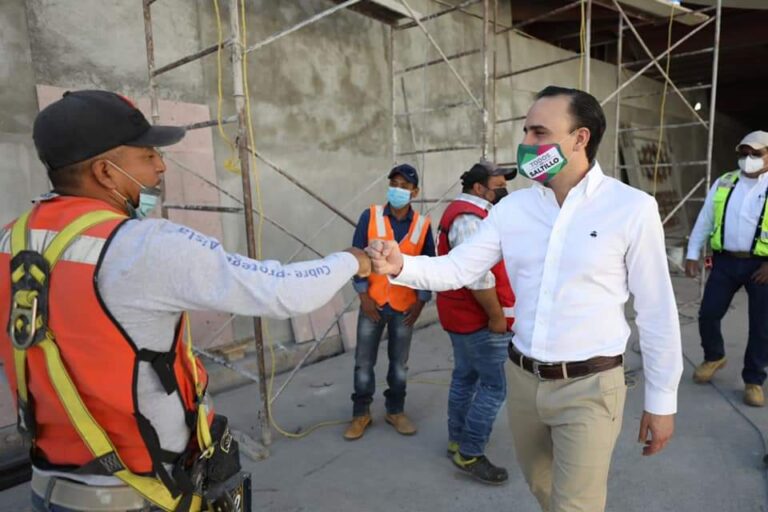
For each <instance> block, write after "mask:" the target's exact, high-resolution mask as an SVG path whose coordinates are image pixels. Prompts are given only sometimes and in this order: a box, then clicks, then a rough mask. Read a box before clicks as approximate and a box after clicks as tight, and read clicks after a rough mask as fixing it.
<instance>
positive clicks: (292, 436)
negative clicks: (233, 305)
mask: <svg viewBox="0 0 768 512" xmlns="http://www.w3.org/2000/svg"><path fill="white" fill-rule="evenodd" d="M213 4H214V9H215V11H216V24H217V29H218V33H219V50H218V60H217V64H218V66H217V71H218V104H217V107H218V111H217V121H218V127H219V134H220V135H221V137H222V138H223V139H224V140H225V141H226V142H227V143H228V144H230V147H231V148H235V145H234V143H233V142H232V141H231V140H230V139H229V138H228V137H227V135H226V132H225V131H224V129H223V126H222V124H223V123H222V120H221V104H222V99H223V87H222V71H221V50H222V49H221V42H222V41H223V38H222V29H221V14H220V10H219V4H218V0H213ZM239 5H240V13H239V23H241V29H242V30H241V42H240V43H241V44H242V47H243V48H247V47H248V46H247V41H248V39H247V30H248V29H247V21H246V16H245V0H240V1H239ZM242 69H243V89H244V90H245V110H246V117H247V121H248V139H249V141H250V146H251V147H250V148H249V158H250V159H251V168H252V169H253V170H254V173H253V175H254V188H255V189H256V203H257V208H258V211H259V214H260V215H259V224H258V229H257V235H256V240H257V249H256V255H257V258H258V259H261V258H262V238H263V227H264V216H263V215H262V214H261V213H262V211H263V200H262V194H261V180H260V176H259V174H258V173H257V172H256V154H255V149H254V148H255V143H254V141H255V138H254V130H253V119H252V117H251V102H250V90H249V88H248V60H247V59H246V58H243V59H242ZM228 162H230V163H231V164H232V165H231V168H228V169H227V170H234V171H237V170H238V168H237V166H236V165H235V164H234V159H232V160H227V161H226V162H225V167H227V163H228ZM262 329H263V332H264V337H265V339H266V340H267V345H268V346H269V353H270V375H269V381H268V382H267V395H268V396H267V407H268V408H269V417H270V423H271V424H272V427H273V428H274V429H275V430H276V431H277V432H278V433H280V434H281V435H283V436H285V437H287V438H289V439H302V438H304V437H306V436H308V435H309V434H311V433H312V432H314V431H315V430H318V429H320V428H323V427H330V426H337V425H344V424H346V423H349V421H348V420H333V421H323V422H320V423H316V424H314V425H312V426H310V427H309V428H308V429H307V430H305V431H303V432H302V433H300V434H296V433H292V432H287V431H286V430H285V429H283V428H282V427H281V426H280V425H279V424H278V423H277V421H276V420H275V416H274V414H273V413H272V403H271V400H270V397H271V396H272V389H273V386H274V381H275V369H276V366H277V365H276V362H275V347H274V343H273V342H272V340H271V336H270V334H269V324H268V322H267V321H266V320H265V319H262ZM409 382H411V383H414V384H433V385H447V383H446V382H442V381H428V380H413V381H409Z"/></svg>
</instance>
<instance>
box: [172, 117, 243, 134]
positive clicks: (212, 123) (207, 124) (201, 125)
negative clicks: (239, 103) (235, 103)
mask: <svg viewBox="0 0 768 512" xmlns="http://www.w3.org/2000/svg"><path fill="white" fill-rule="evenodd" d="M236 122H237V116H229V117H227V118H225V119H222V120H221V124H230V123H236ZM218 125H219V121H218V120H216V119H209V120H208V121H200V122H199V123H192V124H188V125H185V126H184V129H185V130H187V131H189V130H198V129H200V128H210V127H211V126H218Z"/></svg>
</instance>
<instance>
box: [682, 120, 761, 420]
mask: <svg viewBox="0 0 768 512" xmlns="http://www.w3.org/2000/svg"><path fill="white" fill-rule="evenodd" d="M736 152H737V153H738V156H739V170H737V171H732V172H728V173H725V174H724V175H722V176H721V177H720V178H719V179H718V180H717V182H715V184H714V185H713V186H712V189H711V190H710V191H709V194H708V195H707V198H706V200H705V201H704V206H703V207H702V208H701V212H699V217H698V219H696V225H695V226H694V227H693V232H692V233H691V238H690V241H689V243H688V261H687V262H686V273H687V274H688V275H689V276H690V277H696V276H697V275H698V273H699V259H700V255H701V250H702V248H703V247H704V246H705V245H706V243H707V241H709V243H710V245H711V247H712V252H713V253H714V258H713V267H712V274H711V275H710V276H709V279H708V280H707V285H706V287H705V289H704V297H703V298H702V301H701V309H700V310H699V334H700V335H701V346H702V348H703V349H704V362H703V363H701V364H700V365H699V366H698V367H697V368H696V371H695V372H694V374H693V379H694V381H696V382H698V383H700V384H702V383H705V382H709V381H710V380H712V377H713V376H714V374H715V373H716V372H717V371H718V370H719V369H720V368H722V367H723V366H725V361H726V359H725V342H724V340H723V333H722V331H721V329H720V321H721V320H722V319H723V317H724V316H725V314H726V312H727V311H728V306H729V305H730V304H731V300H733V296H734V294H735V293H736V292H737V291H738V290H739V289H740V288H741V287H742V286H743V287H744V288H745V289H746V291H747V295H748V296H749V339H748V341H747V350H746V352H745V354H744V368H743V369H742V372H741V377H742V379H743V380H744V402H745V403H746V404H747V405H751V406H754V407H762V406H764V405H765V396H764V395H763V382H765V377H766V372H765V368H766V366H768V215H766V213H767V212H768V203H766V192H768V173H766V171H768V133H766V132H760V131H758V132H752V133H750V134H749V135H747V136H746V137H744V138H743V139H742V141H741V142H740V143H739V145H738V146H736Z"/></svg>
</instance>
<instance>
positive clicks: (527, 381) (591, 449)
mask: <svg viewBox="0 0 768 512" xmlns="http://www.w3.org/2000/svg"><path fill="white" fill-rule="evenodd" d="M524 131H525V138H524V140H523V143H522V144H520V146H519V147H518V156H517V161H518V167H519V172H520V174H521V175H523V176H525V177H527V178H530V179H531V180H533V181H534V182H535V183H534V186H532V187H530V188H526V189H522V190H518V191H516V192H513V193H511V194H510V195H509V196H508V197H507V198H505V199H503V200H502V201H501V202H500V203H499V204H498V205H497V206H495V207H494V208H493V209H492V210H491V212H490V214H489V216H488V217H487V218H486V219H485V220H484V221H483V223H482V225H481V227H480V229H479V230H478V232H477V233H476V234H475V235H474V237H472V238H470V239H469V240H468V241H467V242H465V243H464V244H461V245H459V246H457V247H456V248H454V249H453V250H452V251H451V252H450V253H449V254H448V255H447V256H442V257H438V258H420V257H408V256H402V255H401V254H400V252H399V251H398V250H397V247H396V245H395V244H390V243H387V242H383V241H374V242H372V244H371V246H370V247H369V248H368V253H369V255H370V256H371V257H372V259H373V262H374V270H375V271H376V272H379V273H383V274H389V275H390V276H393V277H392V281H393V282H394V283H397V284H400V285H407V286H411V287H414V288H421V289H430V290H448V289H455V288H460V287H462V286H466V285H467V284H469V283H472V282H474V281H476V280H477V279H478V278H480V277H481V276H482V275H484V274H485V272H487V271H488V269H490V268H491V267H492V266H493V265H494V264H495V263H497V262H498V261H500V260H502V259H503V261H504V263H505V265H506V268H507V273H508V274H509V278H510V281H511V284H512V288H513V289H514V290H515V293H516V295H517V306H516V310H515V316H516V323H515V337H514V338H513V341H512V343H511V344H510V347H509V354H510V360H511V363H509V364H508V365H507V381H508V384H507V387H508V397H507V409H508V412H509V424H510V427H511V429H512V434H513V438H514V443H515V450H516V454H517V459H518V462H519V463H520V466H521V468H522V470H523V473H524V475H525V478H526V480H527V481H528V485H529V487H530V489H531V491H532V492H533V494H534V495H535V496H536V498H537V499H538V501H539V504H540V505H541V508H542V510H544V511H552V512H565V511H568V512H571V511H585V512H586V511H588V512H596V511H601V510H604V509H605V502H606V490H607V479H608V469H609V466H610V461H611V454H612V452H613V449H614V446H615V442H616V438H617V437H618V434H619V430H620V428H621V422H622V413H623V409H624V400H625V396H626V385H625V382H624V372H623V366H622V354H623V353H624V351H625V348H626V343H627V339H628V338H629V335H630V329H629V326H628V325H627V321H626V319H625V316H624V305H625V303H626V302H627V300H628V298H629V294H630V293H632V295H633V296H634V306H635V310H636V313H637V326H638V328H639V331H640V346H641V348H642V354H643V368H644V372H645V378H646V381H645V407H644V409H645V410H644V412H643V415H642V419H641V422H640V432H639V439H638V441H639V442H641V443H643V444H644V447H643V454H644V455H652V454H654V453H657V452H659V451H661V450H662V449H663V448H664V446H665V445H666V444H667V442H668V441H669V439H670V438H671V437H672V433H673V431H674V414H675V412H676V410H677V386H678V383H679V381H680V375H681V373H682V351H681V345H680V324H679V321H678V316H677V307H676V304H675V297H674V293H673V290H672V284H671V280H670V278H669V274H668V267H667V261H666V253H665V248H664V231H663V228H662V225H661V219H660V217H659V212H658V207H657V204H656V201H655V200H654V199H653V198H652V197H651V196H649V195H648V194H646V193H644V192H641V191H639V190H636V189H633V188H631V187H629V186H627V185H624V184H622V183H621V182H619V181H617V180H615V179H613V178H610V177H607V176H605V175H604V174H603V172H602V170H601V168H600V165H599V164H598V163H597V161H596V160H595V156H596V153H597V149H598V146H599V144H600V139H601V138H602V136H603V133H604V131H605V115H604V113H603V111H602V108H601V107H600V105H599V103H598V102H597V100H595V98H594V97H593V96H591V95H589V94H587V93H585V92H583V91H579V90H576V89H565V88H561V87H553V86H550V87H547V88H546V89H544V90H543V91H541V92H540V93H539V94H538V95H537V99H536V101H535V103H534V104H533V106H532V107H531V109H530V110H529V111H528V115H527V117H526V122H525V129H524Z"/></svg>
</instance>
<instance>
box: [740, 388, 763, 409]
mask: <svg viewBox="0 0 768 512" xmlns="http://www.w3.org/2000/svg"><path fill="white" fill-rule="evenodd" d="M744 403H745V404H747V405H751V406H752V407H763V406H764V405H765V396H763V387H762V386H759V385H757V384H747V385H746V386H744Z"/></svg>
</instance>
